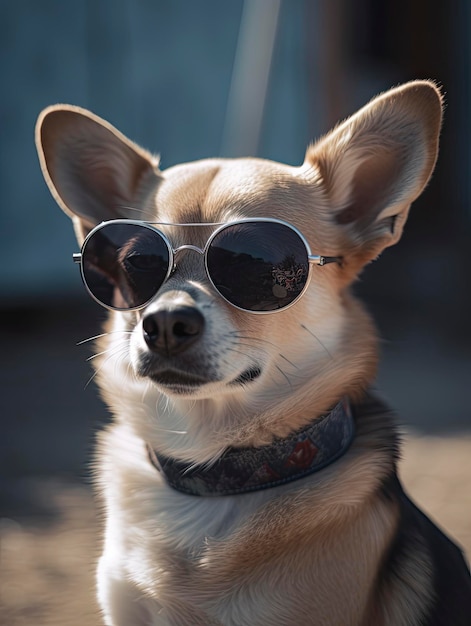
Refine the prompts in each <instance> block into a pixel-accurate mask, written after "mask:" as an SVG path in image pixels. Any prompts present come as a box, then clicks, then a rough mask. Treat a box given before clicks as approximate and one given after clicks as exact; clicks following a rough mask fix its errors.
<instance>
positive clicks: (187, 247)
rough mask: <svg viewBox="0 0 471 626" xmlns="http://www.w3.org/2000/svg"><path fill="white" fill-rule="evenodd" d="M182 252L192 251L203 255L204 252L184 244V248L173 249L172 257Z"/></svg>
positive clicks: (196, 247)
mask: <svg viewBox="0 0 471 626" xmlns="http://www.w3.org/2000/svg"><path fill="white" fill-rule="evenodd" d="M183 250H193V252H197V253H198V254H201V255H203V254H204V250H203V249H202V248H198V246H193V245H191V244H186V245H184V246H178V248H174V250H173V256H174V257H176V256H177V254H178V253H179V252H182V251H183Z"/></svg>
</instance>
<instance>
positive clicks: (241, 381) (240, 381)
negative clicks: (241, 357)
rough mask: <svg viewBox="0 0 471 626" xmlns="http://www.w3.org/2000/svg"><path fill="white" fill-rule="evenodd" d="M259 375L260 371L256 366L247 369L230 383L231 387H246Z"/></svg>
mask: <svg viewBox="0 0 471 626" xmlns="http://www.w3.org/2000/svg"><path fill="white" fill-rule="evenodd" d="M261 373H262V370H261V369H260V368H259V367H257V366H254V367H250V368H249V369H247V370H245V371H244V372H242V374H240V376H237V378H235V379H234V380H233V381H232V382H231V385H246V384H247V383H251V382H253V381H254V380H256V379H257V378H258V377H259V376H260V374H261Z"/></svg>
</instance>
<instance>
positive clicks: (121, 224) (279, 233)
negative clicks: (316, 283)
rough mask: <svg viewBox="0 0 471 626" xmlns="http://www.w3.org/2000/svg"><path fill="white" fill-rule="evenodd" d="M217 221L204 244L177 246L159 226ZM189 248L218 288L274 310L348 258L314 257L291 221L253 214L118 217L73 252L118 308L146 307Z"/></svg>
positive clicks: (86, 277) (255, 307)
mask: <svg viewBox="0 0 471 626" xmlns="http://www.w3.org/2000/svg"><path fill="white" fill-rule="evenodd" d="M159 225H160V226H164V225H166V226H172V227H173V226H185V227H188V226H206V227H208V226H218V228H217V229H216V230H215V231H214V232H213V233H212V234H211V236H210V237H209V239H208V241H207V242H206V245H205V246H204V248H198V247H197V246H194V245H189V244H188V245H183V246H179V247H178V248H173V247H172V244H171V243H170V241H169V239H168V238H167V237H166V235H165V234H164V233H162V232H161V231H160V230H159V229H158V228H157V227H156V226H159ZM183 250H192V251H194V252H197V253H198V254H201V255H203V257H204V264H205V269H206V274H207V276H208V279H209V281H210V282H211V284H212V285H213V287H214V288H215V289H216V291H217V292H218V293H219V294H220V295H221V296H222V297H223V298H224V300H226V301H227V302H229V304H231V305H232V306H235V307H236V308H238V309H241V310H243V311H248V312H250V313H274V312H276V311H281V310H283V309H286V308H287V307H289V306H291V305H293V304H294V303H295V302H296V301H297V300H299V298H300V297H301V296H302V295H303V293H304V292H305V291H306V289H307V287H308V284H309V280H310V275H311V266H312V265H321V266H322V265H326V264H327V263H340V262H341V257H326V256H318V255H313V254H311V250H310V248H309V244H308V243H307V241H306V239H305V238H304V237H303V235H302V234H301V233H300V232H299V231H298V230H297V229H296V228H295V227H294V226H292V225H291V224H288V223H287V222H284V221H281V220H277V219H268V218H250V219H243V220H238V221H234V222H227V223H222V224H221V223H194V224H158V223H151V222H142V221H134V220H125V219H119V220H112V221H108V222H103V223H101V224H99V225H98V226H96V227H95V228H94V229H93V230H92V231H90V233H89V234H88V236H87V237H86V239H85V241H84V242H83V245H82V250H81V252H80V253H78V254H74V255H73V258H74V261H75V262H76V263H80V267H81V273H82V279H83V282H84V284H85V287H86V288H87V290H88V292H89V293H90V295H91V296H92V298H94V299H95V300H96V301H97V302H98V303H99V304H101V305H102V306H104V307H105V308H107V309H112V310H115V311H132V310H136V309H141V308H143V307H145V306H146V304H148V303H149V302H150V301H151V300H152V299H153V298H154V296H155V295H156V294H157V292H158V291H159V289H160V288H161V287H162V285H163V284H164V283H165V281H166V280H167V279H168V278H169V276H170V275H171V274H172V273H173V272H174V271H175V269H176V261H175V259H176V257H177V255H178V254H179V253H180V252H182V251H183Z"/></svg>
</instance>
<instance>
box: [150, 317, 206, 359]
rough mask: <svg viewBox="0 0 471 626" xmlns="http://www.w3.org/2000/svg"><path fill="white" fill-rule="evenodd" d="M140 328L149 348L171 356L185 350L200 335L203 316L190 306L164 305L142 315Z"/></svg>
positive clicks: (202, 328) (202, 326) (202, 327)
mask: <svg viewBox="0 0 471 626" xmlns="http://www.w3.org/2000/svg"><path fill="white" fill-rule="evenodd" d="M142 330H143V333H144V339H145V341H146V344H147V345H148V347H149V348H150V350H152V351H153V352H157V353H159V354H161V355H163V356H173V355H174V354H177V353H179V352H183V351H184V350H187V349H188V348H189V347H190V346H191V345H192V344H194V343H195V342H196V341H197V340H198V339H199V338H200V337H201V335H202V333H203V330H204V317H203V315H202V314H201V313H200V312H199V311H198V309H197V308H195V307H192V306H184V305H179V306H175V307H167V306H165V307H162V308H160V309H158V310H156V311H153V312H152V313H149V314H148V315H146V316H145V317H144V319H143V320H142Z"/></svg>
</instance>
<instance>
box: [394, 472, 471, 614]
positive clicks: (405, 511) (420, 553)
mask: <svg viewBox="0 0 471 626" xmlns="http://www.w3.org/2000/svg"><path fill="white" fill-rule="evenodd" d="M387 490H389V495H390V496H392V497H395V498H396V499H397V501H398V502H399V505H400V524H399V526H398V532H397V534H396V537H395V540H394V542H393V544H392V546H391V550H390V553H389V556H388V559H387V560H388V564H387V569H389V575H390V576H391V575H394V576H397V577H402V578H403V579H404V580H407V579H408V578H409V577H410V576H411V575H412V574H413V572H414V568H413V567H412V565H413V563H414V555H415V565H418V564H419V563H420V564H421V566H422V567H424V568H426V569H427V570H429V577H430V581H431V590H430V591H431V594H430V595H431V602H430V605H429V608H428V611H427V612H426V616H425V617H424V618H423V619H422V621H421V624H423V625H424V626H449V625H450V624H453V626H469V624H471V576H470V572H469V567H468V564H467V562H466V560H465V556H464V554H463V552H462V551H461V549H460V548H459V547H458V546H457V545H456V544H455V543H454V542H453V541H451V539H450V538H449V537H447V536H446V535H445V534H444V533H443V532H442V531H441V530H440V528H439V527H438V526H437V525H436V524H435V523H434V522H432V521H431V520H430V519H429V518H428V517H427V516H426V515H425V514H424V513H423V511H421V510H420V509H419V508H418V507H417V506H416V505H415V504H414V503H413V502H412V501H411V500H410V498H409V497H408V496H407V494H406V493H405V492H404V490H403V488H402V485H401V484H400V482H399V480H398V479H397V477H395V479H394V480H392V481H391V483H390V485H389V486H388V487H387V489H386V490H385V493H387ZM406 556H407V559H406V558H405V557H406ZM405 563H406V564H407V565H406V567H404V564H405Z"/></svg>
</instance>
